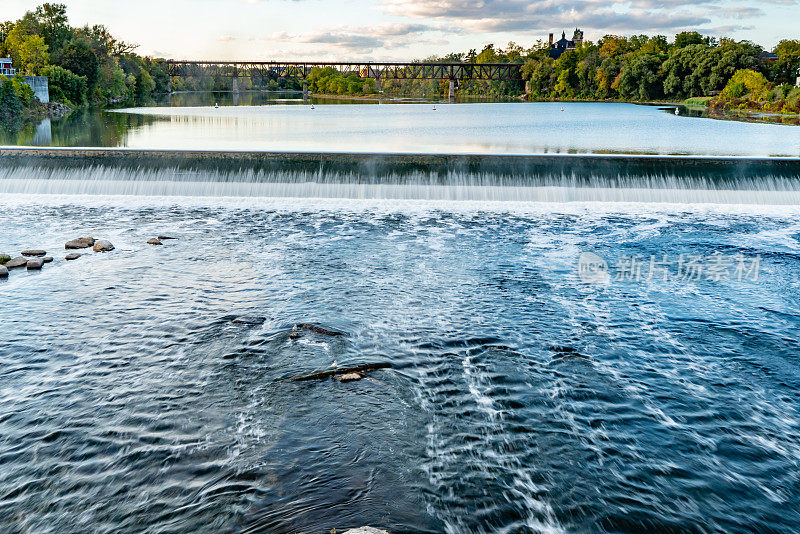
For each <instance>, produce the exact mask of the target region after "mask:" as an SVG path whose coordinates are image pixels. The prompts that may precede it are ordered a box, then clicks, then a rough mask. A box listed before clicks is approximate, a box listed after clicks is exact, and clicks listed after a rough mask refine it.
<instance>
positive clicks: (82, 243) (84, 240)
mask: <svg viewBox="0 0 800 534" xmlns="http://www.w3.org/2000/svg"><path fill="white" fill-rule="evenodd" d="M94 242H95V239H94V238H93V237H79V238H78V239H73V240H72V241H67V243H66V244H65V245H64V248H65V249H67V250H79V249H83V248H89V247H92V246H94Z"/></svg>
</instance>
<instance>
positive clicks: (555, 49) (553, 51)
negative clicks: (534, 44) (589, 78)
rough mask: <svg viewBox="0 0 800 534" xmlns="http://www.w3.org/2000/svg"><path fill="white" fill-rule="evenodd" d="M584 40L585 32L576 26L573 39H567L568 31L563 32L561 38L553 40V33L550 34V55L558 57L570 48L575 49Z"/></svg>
mask: <svg viewBox="0 0 800 534" xmlns="http://www.w3.org/2000/svg"><path fill="white" fill-rule="evenodd" d="M582 42H583V32H582V31H581V30H579V29H578V28H575V33H573V34H572V40H571V41H570V40H567V33H566V32H561V39H559V40H558V41H556V42H553V34H552V33H551V34H550V57H551V58H553V59H558V58H560V57H561V54H563V53H564V52H566V51H568V50H575V49H576V48H577V47H578V46H580V44H581V43H582Z"/></svg>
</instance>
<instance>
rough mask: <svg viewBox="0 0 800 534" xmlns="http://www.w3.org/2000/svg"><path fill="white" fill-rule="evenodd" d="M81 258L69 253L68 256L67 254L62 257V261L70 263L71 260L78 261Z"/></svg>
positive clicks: (79, 255) (78, 255) (76, 254)
mask: <svg viewBox="0 0 800 534" xmlns="http://www.w3.org/2000/svg"><path fill="white" fill-rule="evenodd" d="M81 256H83V254H78V253H75V252H70V253H69V254H67V255H66V256H64V259H65V260H67V261H72V260H77V259H78V258H80V257H81Z"/></svg>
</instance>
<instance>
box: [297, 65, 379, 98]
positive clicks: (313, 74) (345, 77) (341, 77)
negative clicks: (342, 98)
mask: <svg viewBox="0 0 800 534" xmlns="http://www.w3.org/2000/svg"><path fill="white" fill-rule="evenodd" d="M306 80H307V83H308V88H309V89H310V90H311V91H312V92H315V93H325V94H331V95H368V94H372V93H375V92H377V89H376V84H375V80H374V79H373V78H362V77H361V76H359V75H358V74H356V73H350V74H343V73H341V72H339V71H337V70H336V69H334V68H333V67H326V68H324V69H321V68H315V69H311V71H310V72H309V73H308V76H307V77H306Z"/></svg>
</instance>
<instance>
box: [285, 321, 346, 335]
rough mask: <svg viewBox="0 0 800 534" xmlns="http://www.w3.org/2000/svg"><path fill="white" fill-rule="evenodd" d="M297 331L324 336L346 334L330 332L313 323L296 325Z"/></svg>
mask: <svg viewBox="0 0 800 534" xmlns="http://www.w3.org/2000/svg"><path fill="white" fill-rule="evenodd" d="M294 329H295V331H297V330H308V331H309V332H314V333H315V334H320V335H323V336H343V335H344V334H343V333H341V332H337V331H335V330H328V329H327V328H322V327H321V326H317V325H315V324H311V323H298V324H296V325H294Z"/></svg>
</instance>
